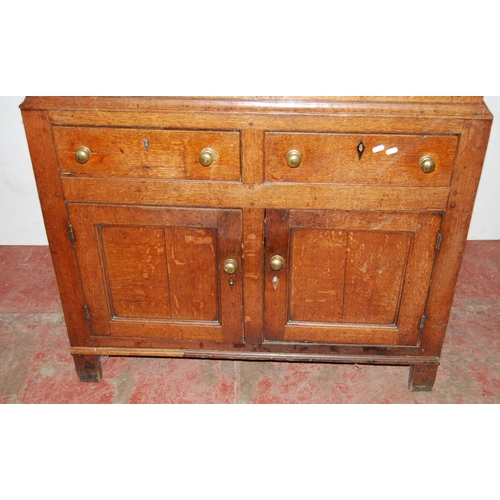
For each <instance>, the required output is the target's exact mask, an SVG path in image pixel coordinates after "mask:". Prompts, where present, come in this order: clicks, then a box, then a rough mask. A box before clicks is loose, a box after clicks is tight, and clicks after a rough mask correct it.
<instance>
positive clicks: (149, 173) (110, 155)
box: [53, 126, 241, 182]
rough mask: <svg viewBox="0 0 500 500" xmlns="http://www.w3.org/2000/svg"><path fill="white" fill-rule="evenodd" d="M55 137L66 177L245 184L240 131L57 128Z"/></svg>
mask: <svg viewBox="0 0 500 500" xmlns="http://www.w3.org/2000/svg"><path fill="white" fill-rule="evenodd" d="M53 135H54V142H55V145H56V151H57V158H58V161H59V169H60V173H61V175H62V176H68V177H95V178H152V179H177V180H206V181H236V182H238V181H241V162H240V134H239V132H237V131H236V132H235V131H227V132H226V131H197V130H158V129H155V130H151V129H132V128H114V127H113V128H110V127H109V128H105V127H64V126H55V127H53ZM77 152H78V153H77Z"/></svg>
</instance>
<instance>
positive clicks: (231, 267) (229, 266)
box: [224, 259, 238, 274]
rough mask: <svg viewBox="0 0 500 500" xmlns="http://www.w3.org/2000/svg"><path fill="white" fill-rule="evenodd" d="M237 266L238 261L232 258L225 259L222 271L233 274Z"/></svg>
mask: <svg viewBox="0 0 500 500" xmlns="http://www.w3.org/2000/svg"><path fill="white" fill-rule="evenodd" d="M237 268H238V263H237V262H236V261H235V260H234V259H227V260H226V261H225V262H224V272H225V273H226V274H234V273H235V272H236V269H237Z"/></svg>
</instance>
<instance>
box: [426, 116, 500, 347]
mask: <svg viewBox="0 0 500 500" xmlns="http://www.w3.org/2000/svg"><path fill="white" fill-rule="evenodd" d="M491 125H492V122H491V121H489V120H487V121H486V120H471V121H469V122H466V123H465V126H464V131H463V134H462V136H461V138H460V144H459V150H458V156H457V162H456V166H455V172H454V175H453V180H452V184H451V189H450V196H449V200H448V209H447V212H446V215H445V218H444V221H443V230H442V234H443V237H442V243H441V249H440V252H439V254H438V258H437V260H436V266H435V270H434V277H433V286H432V287H431V291H430V296H429V301H428V304H429V305H428V308H427V322H426V324H425V329H424V331H423V335H422V344H421V347H422V352H424V353H425V354H427V355H435V356H439V355H440V353H441V347H442V344H443V340H444V334H445V331H446V326H447V324H448V320H449V317H450V311H451V306H452V303H453V295H454V290H455V285H456V282H457V277H458V273H459V271H460V264H461V262H462V256H463V252H464V249H465V242H466V240H467V233H468V230H469V224H470V220H471V216H472V210H473V208H474V200H475V196H476V191H477V187H478V184H479V179H480V177H481V171H482V168H483V161H484V156H485V154H486V147H487V145H488V138H489V134H490V129H491Z"/></svg>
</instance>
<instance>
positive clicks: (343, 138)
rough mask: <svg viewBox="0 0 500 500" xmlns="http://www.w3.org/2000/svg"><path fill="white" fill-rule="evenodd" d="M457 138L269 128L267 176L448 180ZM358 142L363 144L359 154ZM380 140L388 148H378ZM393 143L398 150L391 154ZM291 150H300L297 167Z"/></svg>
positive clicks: (413, 182)
mask: <svg viewBox="0 0 500 500" xmlns="http://www.w3.org/2000/svg"><path fill="white" fill-rule="evenodd" d="M457 143H458V140H457V137H456V136H431V135H427V136H411V135H369V134H297V133H295V134H283V133H275V132H268V133H266V137H265V151H266V172H265V181H266V182H308V183H310V182H313V183H317V182H321V183H341V184H356V183H360V184H390V185H398V186H449V184H450V179H451V172H452V169H453V164H454V161H455V155H456V149H457ZM359 144H363V147H364V152H363V154H362V156H361V158H359V156H358V145H359ZM376 146H383V147H384V148H385V149H384V150H383V151H379V152H376V153H374V152H373V148H374V147H376ZM394 147H397V149H398V151H397V153H395V154H391V155H387V154H386V152H387V151H388V150H390V149H391V148H394ZM291 150H298V151H300V153H301V154H302V163H301V164H300V166H299V167H297V168H290V167H289V166H288V164H287V162H286V154H287V152H288V151H291ZM425 155H431V156H432V157H433V158H434V160H435V162H436V169H435V170H434V171H433V172H431V173H429V174H425V173H424V172H422V169H421V168H420V166H419V160H420V158H422V157H423V156H425Z"/></svg>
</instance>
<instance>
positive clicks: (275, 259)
mask: <svg viewBox="0 0 500 500" xmlns="http://www.w3.org/2000/svg"><path fill="white" fill-rule="evenodd" d="M284 263H285V259H283V257H282V256H281V255H273V256H272V257H271V262H270V264H271V269H273V270H274V271H279V270H280V269H281V268H282V267H283V264H284Z"/></svg>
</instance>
